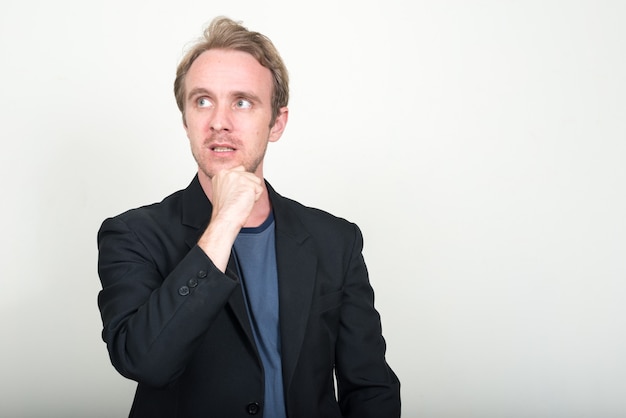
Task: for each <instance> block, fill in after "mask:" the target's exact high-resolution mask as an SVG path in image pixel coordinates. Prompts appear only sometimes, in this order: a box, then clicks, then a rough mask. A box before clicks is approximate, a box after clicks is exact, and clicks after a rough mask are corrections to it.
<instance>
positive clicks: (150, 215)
mask: <svg viewBox="0 0 626 418" xmlns="http://www.w3.org/2000/svg"><path fill="white" fill-rule="evenodd" d="M183 192H184V191H183V190H179V191H177V192H174V193H172V194H171V195H169V196H167V197H165V198H164V199H163V200H161V201H160V202H156V203H151V204H147V205H143V206H139V207H136V208H132V209H129V210H127V211H125V212H122V213H120V214H118V215H116V216H113V217H111V218H109V219H111V220H117V221H121V222H124V223H126V224H137V223H143V222H150V221H152V222H155V221H156V222H158V221H159V220H162V219H170V220H171V219H172V217H173V216H175V214H179V213H180V208H181V203H182V194H183ZM109 219H107V220H109ZM105 222H106V221H105Z"/></svg>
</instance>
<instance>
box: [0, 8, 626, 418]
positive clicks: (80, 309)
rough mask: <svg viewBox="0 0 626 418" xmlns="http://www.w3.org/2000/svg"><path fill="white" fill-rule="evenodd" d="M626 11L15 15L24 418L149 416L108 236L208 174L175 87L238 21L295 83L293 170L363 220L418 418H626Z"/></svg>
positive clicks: (6, 233) (8, 92)
mask: <svg viewBox="0 0 626 418" xmlns="http://www.w3.org/2000/svg"><path fill="white" fill-rule="evenodd" d="M220 4H222V5H221V6H220ZM625 5H626V3H624V2H621V1H619V0H615V1H565V0H563V1H557V0H552V1H549V0H544V1H495V0H493V1H488V0H485V1H462V0H457V1H414V2H410V1H401V0H387V1H379V2H374V1H365V2H364V1H358V2H357V1H351V2H337V1H321V2H320V1H317V2H311V3H309V4H303V3H300V2H293V1H286V0H283V1H275V2H270V1H268V2H260V1H252V0H250V1H241V2H208V1H194V0H179V1H176V2H173V1H155V0H152V1H137V2H129V1H126V0H109V1H106V2H95V1H83V0H74V1H71V0H58V1H50V2H49V1H44V0H38V1H31V2H22V1H11V0H9V1H7V0H3V2H2V5H1V6H0V62H1V65H0V89H1V90H0V140H1V141H2V142H1V144H2V151H1V153H0V173H1V180H0V181H1V182H2V183H1V185H2V192H3V198H2V205H1V211H2V212H1V216H0V228H1V229H0V231H2V232H1V234H0V245H1V249H2V256H1V259H0V280H1V282H0V330H1V333H2V343H1V345H0V353H1V354H0V376H2V378H1V379H0V415H1V416H6V417H29V418H30V417H65V418H67V417H90V418H91V417H107V418H110V417H122V416H126V415H127V413H128V409H129V406H130V402H131V398H132V395H133V389H134V385H133V384H132V382H129V381H127V380H125V379H124V378H122V377H120V376H119V375H117V374H116V372H115V371H114V370H113V368H112V366H110V364H109V362H108V358H107V354H106V349H105V346H104V343H103V342H102V341H101V339H100V335H99V333H100V329H101V323H100V318H99V312H98V309H97V306H96V296H97V293H98V290H99V286H100V285H99V280H98V277H97V274H96V256H97V252H96V231H97V229H98V227H99V225H100V222H101V221H102V220H103V219H104V218H105V217H107V216H111V215H114V214H117V213H119V212H121V211H123V210H125V209H128V208H131V207H135V206H138V205H141V204H144V203H149V202H154V201H157V200H160V199H161V198H162V197H164V196H165V195H167V194H169V193H170V192H172V191H174V190H178V189H180V188H183V187H185V186H186V185H187V183H188V182H189V180H190V179H191V177H192V176H193V174H194V164H193V159H192V157H191V155H190V152H189V151H188V145H187V142H186V141H187V140H186V138H185V135H184V132H183V130H182V127H181V125H180V116H179V114H178V111H177V109H176V106H175V103H174V99H173V95H172V93H171V86H172V80H173V74H174V70H175V67H176V64H177V62H178V59H179V58H180V56H181V55H182V51H183V48H184V46H185V45H186V44H187V43H188V42H190V41H191V40H193V39H195V38H196V37H197V36H198V35H199V34H200V31H201V29H202V27H203V26H204V24H205V23H207V22H208V21H209V20H210V19H211V18H212V17H214V16H215V15H218V14H225V15H228V16H230V17H233V18H235V19H238V20H242V21H243V22H244V24H246V25H247V26H249V27H250V28H251V29H254V30H259V31H261V32H264V33H266V34H267V35H268V36H270V38H272V39H273V40H274V42H275V43H276V45H277V46H278V48H279V49H280V50H281V52H282V54H283V57H284V59H285V60H286V62H287V65H288V67H289V69H290V72H291V76H292V101H291V104H290V108H291V113H290V116H291V118H290V123H289V126H288V128H287V132H286V134H285V135H284V136H283V138H282V139H281V141H279V142H278V143H276V144H272V145H271V146H270V150H269V155H268V162H267V164H266V174H267V177H268V179H269V180H270V181H271V182H272V183H273V185H274V186H275V187H276V188H277V189H278V190H279V191H280V192H282V193H283V194H285V195H288V196H290V197H293V198H296V199H298V200H300V201H302V202H303V203H305V204H309V205H313V206H318V207H322V208H324V209H327V210H330V211H332V212H334V213H336V214H338V215H340V216H343V217H346V218H348V219H350V220H353V221H355V222H357V223H358V224H359V225H360V226H361V228H362V229H363V232H364V234H365V239H366V241H365V245H366V248H365V251H366V258H367V261H368V266H369V268H370V273H371V280H372V282H373V285H374V286H375V289H376V291H377V299H376V301H377V306H378V308H379V310H380V312H381V314H382V318H383V326H384V332H385V336H386V339H387V342H388V361H389V363H390V364H391V365H392V367H393V368H394V369H395V370H396V371H397V373H398V375H399V376H400V378H401V380H402V383H403V403H404V416H405V417H418V416H419V417H425V418H474V417H476V418H490V417H493V418H502V417H507V418H516V417H519V418H531V417H532V418H534V417H537V418H539V417H545V418H548V417H549V418H555V417H563V418H575V417H601V418H605V417H606V418H608V417H618V416H620V417H623V416H625V415H626V397H625V396H624V393H625V392H626V355H624V353H626V304H625V303H624V300H625V299H626V280H625V279H626V221H625V217H624V213H626V197H625V186H626V164H625V160H626V76H625V74H626V26H625V25H624V22H625V21H626V6H625Z"/></svg>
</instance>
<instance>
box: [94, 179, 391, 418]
mask: <svg viewBox="0 0 626 418" xmlns="http://www.w3.org/2000/svg"><path fill="white" fill-rule="evenodd" d="M268 190H269V196H270V200H271V203H272V208H273V210H274V217H275V222H276V224H275V225H276V257H277V267H278V286H279V310H280V319H279V322H280V333H281V346H282V353H281V357H282V367H283V380H284V393H285V403H286V410H287V414H288V416H289V417H291V418H307V417H310V418H325V417H355V418H367V417H372V418H393V417H398V416H400V384H399V381H398V379H397V377H396V376H395V374H394V373H393V371H392V370H391V369H390V368H389V366H388V365H387V363H386V361H385V341H384V339H383V337H382V334H381V326H380V318H379V315H378V313H377V312H376V310H375V309H374V298H373V291H372V288H371V287H370V284H369V280H368V275H367V270H366V267H365V263H364V260H363V257H362V254H361V249H362V237H361V233H360V231H359V229H358V228H357V227H356V225H354V224H351V223H349V222H347V221H345V220H343V219H339V218H336V217H334V216H332V215H329V214H327V213H325V212H322V211H319V210H316V209H311V208H307V207H304V206H302V205H300V204H299V203H296V202H294V201H292V200H289V199H286V198H284V197H282V196H280V195H278V194H277V193H276V192H275V191H274V190H273V189H272V188H271V186H269V185H268ZM211 208H212V207H211V203H210V202H209V200H208V199H207V197H206V195H205V194H204V192H203V190H202V188H201V186H200V183H199V181H198V178H197V177H196V178H194V180H193V181H192V182H191V184H190V185H189V187H187V189H185V190H181V191H179V192H176V193H174V194H172V195H171V196H169V197H167V198H165V199H164V200H163V201H162V202H161V203H158V204H153V205H150V206H145V207H142V208H138V209H133V210H130V211H128V212H125V213H123V214H121V215H119V216H117V217H114V218H109V219H107V220H105V221H104V222H103V224H102V227H101V228H100V231H99V233H98V248H99V259H98V272H99V275H100V280H101V282H102V291H101V292H100V294H99V296H98V304H99V307H100V311H101V315H102V320H103V324H104V330H103V332H102V336H103V339H104V341H105V342H106V344H107V348H108V351H109V355H110V358H111V362H112V363H113V365H114V366H115V368H116V369H117V370H118V371H119V372H120V373H121V374H122V375H124V376H126V377H127V378H129V379H133V380H135V381H137V382H138V386H137V392H136V395H135V400H134V402H133V406H132V409H131V413H130V416H131V417H146V418H158V417H164V418H165V417H167V418H174V417H217V418H222V417H223V418H237V417H248V416H250V415H257V416H261V415H262V402H263V391H264V388H263V386H264V379H263V367H262V364H261V360H260V358H259V355H258V353H257V350H256V346H255V343H254V338H253V335H252V330H251V326H250V322H249V320H248V316H247V312H246V307H245V304H244V298H243V294H242V288H241V286H240V284H239V278H238V277H237V273H236V267H235V265H234V261H233V259H232V257H231V260H230V262H229V265H228V268H227V270H226V273H222V272H221V271H219V270H218V269H217V268H216V267H215V266H214V265H213V263H212V262H211V260H210V259H209V258H208V257H207V256H206V254H205V253H204V252H203V251H202V250H201V249H200V248H199V247H198V246H197V245H196V242H197V240H198V238H199V237H200V235H201V234H202V232H203V231H204V229H205V228H206V226H207V224H208V222H209V219H210V216H211ZM333 371H334V372H335V373H336V381H337V393H338V400H337V398H336V397H335V387H334V377H333ZM266 418H272V417H266Z"/></svg>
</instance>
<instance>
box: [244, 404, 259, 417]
mask: <svg viewBox="0 0 626 418" xmlns="http://www.w3.org/2000/svg"><path fill="white" fill-rule="evenodd" d="M246 410H247V411H248V414H250V415H256V414H258V413H259V411H260V410H261V408H260V407H259V403H258V402H250V403H249V404H248V406H247V407H246Z"/></svg>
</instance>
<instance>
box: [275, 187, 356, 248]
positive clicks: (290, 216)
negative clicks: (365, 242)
mask: <svg viewBox="0 0 626 418" xmlns="http://www.w3.org/2000/svg"><path fill="white" fill-rule="evenodd" d="M270 195H271V200H272V205H273V208H274V213H275V216H276V222H277V224H279V223H282V224H283V225H285V226H287V227H289V228H294V229H298V228H302V229H304V230H306V232H308V233H309V234H310V235H311V236H314V237H317V238H319V239H320V240H324V241H327V242H329V243H331V242H333V240H337V239H338V238H347V239H350V240H352V239H354V238H355V236H357V235H358V236H360V230H359V228H358V227H357V225H356V224H354V223H353V222H351V221H349V220H347V219H345V218H342V217H340V216H336V215H334V214H332V213H329V212H327V211H325V210H322V209H319V208H315V207H311V206H305V205H303V204H302V203H300V202H298V201H296V200H293V199H290V198H287V197H284V196H281V195H279V194H278V193H276V192H275V191H274V190H273V189H272V190H271V192H270Z"/></svg>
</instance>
